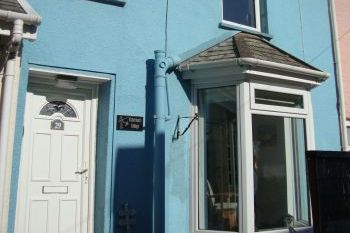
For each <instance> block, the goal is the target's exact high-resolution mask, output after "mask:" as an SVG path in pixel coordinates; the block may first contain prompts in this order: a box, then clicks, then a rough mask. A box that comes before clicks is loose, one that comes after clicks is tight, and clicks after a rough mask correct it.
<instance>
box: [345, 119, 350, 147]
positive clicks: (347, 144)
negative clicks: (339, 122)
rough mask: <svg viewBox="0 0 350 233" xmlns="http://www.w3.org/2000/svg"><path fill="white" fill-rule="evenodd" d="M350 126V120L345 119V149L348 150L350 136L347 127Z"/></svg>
mask: <svg viewBox="0 0 350 233" xmlns="http://www.w3.org/2000/svg"><path fill="white" fill-rule="evenodd" d="M349 127H350V121H348V120H347V121H346V129H345V130H346V150H347V151H350V143H349V140H348V138H349V137H350V135H349V134H348V128H349Z"/></svg>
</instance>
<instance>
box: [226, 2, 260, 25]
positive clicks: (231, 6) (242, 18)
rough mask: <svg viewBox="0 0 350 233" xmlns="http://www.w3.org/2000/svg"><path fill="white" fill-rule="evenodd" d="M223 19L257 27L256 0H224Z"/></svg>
mask: <svg viewBox="0 0 350 233" xmlns="http://www.w3.org/2000/svg"><path fill="white" fill-rule="evenodd" d="M223 19H224V20H227V21H230V22H234V23H238V24H242V25H246V26H250V27H256V24H255V4H254V0H223Z"/></svg>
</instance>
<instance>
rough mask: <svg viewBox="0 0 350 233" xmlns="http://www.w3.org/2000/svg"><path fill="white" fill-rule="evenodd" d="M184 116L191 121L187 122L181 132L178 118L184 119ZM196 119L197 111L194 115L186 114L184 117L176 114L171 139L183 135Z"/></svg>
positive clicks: (197, 117)
mask: <svg viewBox="0 0 350 233" xmlns="http://www.w3.org/2000/svg"><path fill="white" fill-rule="evenodd" d="M186 118H189V119H191V121H190V122H189V123H188V125H187V127H186V128H185V130H184V131H183V132H181V131H180V120H181V119H186ZM198 119H199V116H198V113H195V114H194V116H186V117H181V116H177V121H176V126H175V130H174V133H173V141H175V140H178V139H179V138H180V137H181V136H182V135H184V134H185V133H186V132H187V131H188V130H189V128H190V127H191V125H192V124H193V122H194V121H195V120H198Z"/></svg>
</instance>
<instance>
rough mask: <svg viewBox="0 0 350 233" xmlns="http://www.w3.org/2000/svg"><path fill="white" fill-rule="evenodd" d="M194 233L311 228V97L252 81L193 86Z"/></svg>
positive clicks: (299, 92)
mask: <svg viewBox="0 0 350 233" xmlns="http://www.w3.org/2000/svg"><path fill="white" fill-rule="evenodd" d="M194 92H195V96H196V106H197V107H196V111H198V114H199V121H198V123H197V130H196V131H197V133H196V134H195V135H196V136H195V139H194V145H195V148H196V149H195V151H194V160H193V165H194V171H195V172H194V173H195V174H194V177H195V179H194V185H193V187H194V200H195V204H194V207H193V208H194V211H193V212H194V219H195V222H196V223H195V232H201V233H205V232H208V233H209V232H210V233H214V232H215V233H221V232H246V233H248V232H249V233H250V232H271V231H273V232H288V230H287V229H288V226H289V225H292V226H293V227H294V228H300V227H301V228H302V227H310V226H311V221H310V217H311V216H310V210H309V198H308V188H307V181H306V163H305V151H306V149H307V148H308V147H310V145H311V144H312V140H311V139H310V138H311V137H312V133H311V132H310V131H311V130H312V129H311V128H310V126H311V121H310V114H311V113H309V101H310V100H309V93H308V92H307V91H305V90H299V89H293V88H288V87H281V86H273V85H266V84H261V83H255V82H241V83H231V84H227V85H225V86H220V85H219V86H218V85H211V84H207V83H206V84H204V85H196V87H195V88H194Z"/></svg>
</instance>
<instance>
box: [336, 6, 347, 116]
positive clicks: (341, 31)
mask: <svg viewBox="0 0 350 233" xmlns="http://www.w3.org/2000/svg"><path fill="white" fill-rule="evenodd" d="M334 4H335V11H336V24H337V29H338V35H337V40H338V43H339V49H340V62H341V67H342V70H341V74H342V77H343V85H344V94H345V96H344V99H345V108H346V118H347V119H348V120H350V1H348V0H337V1H334Z"/></svg>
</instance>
